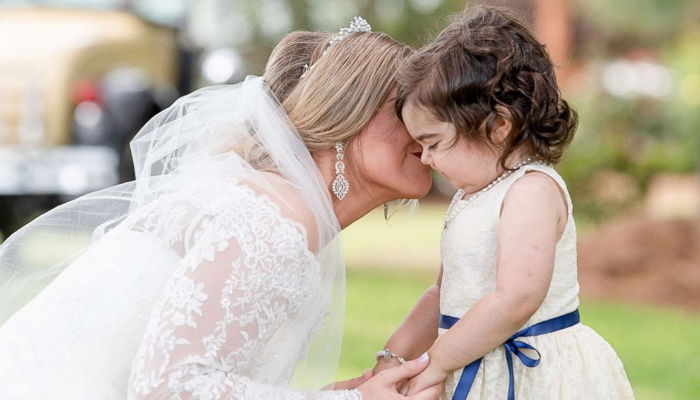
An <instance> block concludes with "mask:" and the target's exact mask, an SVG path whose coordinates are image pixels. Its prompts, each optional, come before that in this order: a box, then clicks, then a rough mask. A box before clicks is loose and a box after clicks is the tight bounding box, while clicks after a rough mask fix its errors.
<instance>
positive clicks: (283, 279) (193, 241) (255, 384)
mask: <svg viewBox="0 0 700 400" xmlns="http://www.w3.org/2000/svg"><path fill="white" fill-rule="evenodd" d="M236 201H237V202H238V204H236V207H235V210H239V211H236V212H227V213H220V214H211V215H202V216H200V217H199V218H198V219H197V222H196V224H195V225H194V227H193V228H192V229H190V231H189V232H185V233H184V234H183V235H182V243H183V244H182V246H183V248H182V249H181V253H182V258H181V261H180V262H179V265H177V268H176V270H175V271H174V273H173V276H172V278H171V280H170V281H169V282H168V284H167V285H166V287H165V290H164V292H163V293H162V295H161V297H160V299H159V301H158V303H157V304H156V305H155V307H154V310H153V313H152V315H151V318H150V320H149V323H148V326H147V327H146V331H145V333H144V336H143V339H142V342H141V344H140V347H139V350H138V352H137V355H136V357H135V359H134V363H133V365H132V372H131V378H130V379H129V388H128V393H129V394H128V399H130V400H137V399H138V400H146V399H179V400H195V399H197V400H204V399H206V400H219V399H221V400H224V399H226V400H229V399H230V400H233V399H236V400H253V399H319V400H321V399H323V400H330V399H360V394H359V392H357V391H300V390H292V389H289V388H287V386H286V384H285V383H284V382H281V383H276V382H273V383H270V382H261V380H260V379H258V377H260V376H264V370H263V369H264V365H262V366H261V365H260V362H259V360H257V359H256V358H257V357H258V355H259V354H260V353H261V352H263V351H264V349H265V346H266V344H267V343H268V341H269V340H270V338H271V337H272V336H273V335H274V334H275V332H276V331H277V330H278V329H279V328H280V327H281V326H282V325H283V324H284V323H285V322H286V321H287V320H288V319H289V318H291V316H292V315H293V314H294V312H295V311H296V309H297V308H298V307H299V306H300V304H302V303H303V301H304V300H305V297H307V296H308V295H309V291H310V290H313V289H310V288H314V287H315V285H317V282H316V280H317V279H318V268H319V266H318V262H317V261H316V258H315V256H314V255H313V253H311V252H310V251H309V250H308V248H307V243H306V238H305V231H304V229H303V227H302V226H301V225H299V224H296V223H294V222H293V221H291V220H288V219H285V218H282V217H281V215H280V213H279V210H278V209H275V207H274V206H273V205H272V204H269V203H267V204H266V205H263V206H261V204H260V202H261V198H260V197H256V196H252V195H250V196H247V197H245V198H238V199H236ZM246 202H249V203H250V204H247V203H246ZM295 361H296V360H295ZM267 380H268V381H269V380H270V379H267ZM273 381H274V380H273Z"/></svg>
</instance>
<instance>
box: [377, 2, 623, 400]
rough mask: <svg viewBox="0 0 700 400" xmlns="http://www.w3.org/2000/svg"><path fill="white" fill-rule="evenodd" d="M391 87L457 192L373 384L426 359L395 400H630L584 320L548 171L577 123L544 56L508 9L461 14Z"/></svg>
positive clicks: (569, 242)
mask: <svg viewBox="0 0 700 400" xmlns="http://www.w3.org/2000/svg"><path fill="white" fill-rule="evenodd" d="M399 83H400V90H399V96H398V103H397V105H398V110H399V112H400V115H401V116H402V118H403V120H404V122H405V124H406V126H407V128H408V130H409V132H410V134H411V136H412V137H413V138H414V139H415V140H416V141H417V142H418V143H420V144H421V145H422V146H423V153H422V161H423V163H425V164H428V165H430V166H431V167H432V168H433V169H435V170H436V171H438V172H440V173H441V174H443V175H444V176H446V177H447V178H448V179H449V180H450V181H451V182H452V184H453V185H454V186H456V187H457V188H458V189H459V190H458V191H457V193H456V194H455V196H454V199H453V200H452V203H451V204H450V206H449V208H448V210H447V215H446V217H445V228H444V231H443V235H442V269H441V272H440V277H438V281H437V283H436V284H435V285H434V286H433V287H431V288H429V289H428V290H427V291H426V293H425V294H424V295H423V296H422V297H421V299H420V300H419V301H418V303H417V304H416V306H415V307H414V309H413V311H412V312H411V313H410V314H409V316H408V317H407V318H406V320H405V321H404V323H403V324H402V325H401V326H400V327H399V329H398V330H397V332H396V333H395V334H394V335H393V336H392V337H391V339H390V340H389V342H388V343H387V346H386V349H384V350H383V351H382V352H380V353H379V354H378V356H379V361H378V363H377V366H376V367H375V372H376V371H379V370H381V369H384V368H386V367H387V366H390V365H393V364H395V363H397V361H403V359H409V358H415V357H417V356H418V355H420V354H421V353H423V352H425V351H427V352H428V354H429V356H430V364H429V366H428V367H427V368H426V369H425V370H424V371H423V372H422V373H421V374H419V375H417V376H416V377H414V378H413V379H412V380H410V381H409V382H407V383H406V384H405V385H404V393H407V394H410V393H414V392H415V391H417V390H421V389H423V388H426V387H429V386H431V385H435V384H439V383H440V382H442V381H445V389H444V393H443V398H444V399H455V400H456V399H459V400H463V399H469V400H474V399H506V398H507V399H515V398H516V397H517V398H518V399H538V400H540V399H542V400H545V399H547V400H549V399H567V400H570V399H586V400H591V399H595V400H600V399H632V398H634V395H633V393H632V389H631V387H630V384H629V382H628V380H627V377H626V375H625V371H624V369H623V366H622V363H621V362H620V360H619V358H618V357H617V355H616V354H615V352H614V350H613V349H612V348H611V347H610V345H609V344H608V343H607V342H605V340H604V339H602V338H601V337H600V336H599V335H598V334H597V333H596V332H594V331H593V330H592V329H590V328H589V327H587V326H585V325H583V324H581V323H580V322H579V321H580V317H579V313H578V306H579V300H578V292H579V285H578V282H577V273H576V227H575V225H574V220H573V216H572V203H571V198H570V197H569V193H568V191H567V189H566V184H565V183H564V181H563V180H562V178H561V177H560V176H559V174H558V173H557V172H556V171H555V170H554V169H553V168H552V165H553V164H555V163H556V162H558V161H559V159H560V157H561V155H562V152H563V150H564V148H565V147H566V146H567V144H568V143H569V142H570V141H571V139H572V136H573V133H574V131H575V127H576V121H577V116H576V113H575V112H574V111H573V110H572V109H571V108H570V107H569V105H568V104H567V103H566V101H564V100H563V99H562V98H561V97H560V93H559V89H558V87H557V83H556V79H555V75H554V68H553V66H552V62H551V61H550V59H549V57H548V55H547V52H546V50H545V48H544V46H543V45H541V44H540V43H538V42H537V41H536V40H535V39H534V37H533V36H532V34H531V33H530V32H529V31H528V30H527V28H525V27H524V26H523V24H522V23H520V22H518V21H517V20H516V19H515V18H513V17H512V16H510V15H509V14H508V13H507V12H505V11H501V10H499V9H495V8H487V7H479V8H473V9H468V10H467V11H466V12H465V13H464V14H463V15H461V16H460V17H459V18H458V19H457V20H455V21H454V22H453V23H452V24H451V25H450V26H449V27H447V28H446V29H445V30H444V31H443V32H442V33H440V35H439V36H438V38H437V39H436V40H435V42H433V43H432V44H430V45H429V46H427V47H426V48H424V49H422V50H420V51H419V52H418V53H417V54H416V55H415V56H414V57H413V58H412V59H411V60H410V61H409V63H408V65H407V66H406V67H405V68H404V70H403V71H402V72H401V79H400V80H399ZM438 317H439V318H438ZM435 339H437V340H435Z"/></svg>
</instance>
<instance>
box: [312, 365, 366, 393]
mask: <svg viewBox="0 0 700 400" xmlns="http://www.w3.org/2000/svg"><path fill="white" fill-rule="evenodd" d="M372 376H374V372H373V371H372V368H368V369H367V370H365V372H364V373H363V374H362V376H358V377H357V378H352V379H348V380H347V381H338V382H335V383H332V384H330V385H328V386H326V387H324V388H323V390H351V389H355V388H356V387H358V386H360V385H362V384H363V383H365V382H367V381H368V380H369V379H370V378H371V377H372Z"/></svg>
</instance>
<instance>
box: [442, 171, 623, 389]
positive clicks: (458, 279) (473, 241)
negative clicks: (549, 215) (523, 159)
mask: <svg viewBox="0 0 700 400" xmlns="http://www.w3.org/2000/svg"><path fill="white" fill-rule="evenodd" d="M527 171H540V172H543V173H545V174H547V175H549V176H550V177H552V178H553V179H554V180H555V181H556V182H557V183H558V184H559V185H560V187H561V189H562V191H563V192H564V193H565V194H566V200H567V204H568V209H569V211H568V213H569V215H568V221H567V224H566V229H565V231H564V233H563V235H562V237H561V239H560V240H559V242H558V243H557V247H556V254H555V265H554V272H553V276H552V281H551V284H550V287H549V291H548V292H547V295H546V298H545V300H544V303H543V304H542V306H541V307H540V308H539V309H538V310H537V312H536V313H535V314H534V315H533V316H532V317H531V318H530V320H529V321H528V322H527V323H526V324H525V325H524V326H523V328H525V327H529V326H532V325H534V324H537V323H539V322H542V321H546V320H550V319H552V318H555V317H558V316H561V315H564V314H567V313H570V312H573V311H575V310H576V309H577V308H578V306H579V299H578V294H579V285H578V279H577V271H576V226H575V224H574V219H573V216H572V203H571V198H570V196H569V194H568V191H567V189H566V184H565V183H564V181H563V179H562V178H561V177H560V176H559V174H558V173H557V172H556V171H555V170H554V169H553V168H552V167H550V166H547V165H543V164H539V163H537V164H530V165H526V166H524V167H522V168H520V169H519V170H517V171H516V172H514V173H513V174H512V175H510V176H509V177H507V178H506V179H504V180H503V181H501V182H500V183H499V184H497V185H496V186H494V187H493V188H492V189H491V190H489V191H487V192H485V193H484V194H483V195H482V196H480V197H479V198H477V199H475V200H474V201H473V202H471V203H470V204H468V205H466V207H464V208H463V209H462V210H461V211H460V212H459V214H457V215H456V217H455V218H454V219H453V220H452V221H450V222H449V223H447V225H446V228H445V230H444V231H443V235H442V244H441V246H442V248H441V252H442V262H443V277H442V286H441V294H440V313H441V314H443V315H449V316H453V317H457V318H460V317H462V316H463V315H464V314H465V313H466V312H467V311H468V310H469V309H470V308H471V307H472V306H473V305H474V304H475V303H476V302H477V301H479V300H480V299H481V298H482V297H483V296H485V295H486V294H488V293H491V292H493V291H494V290H495V288H496V254H497V243H498V242H497V233H498V224H499V219H500V210H501V204H502V202H503V199H504V197H505V195H506V193H507V192H508V189H509V188H510V187H511V185H512V184H513V183H514V182H515V181H516V180H517V179H518V178H520V177H522V176H523V175H524V174H525V173H526V172H527ZM455 201H462V200H455ZM523 212H527V210H523ZM581 318H582V321H584V322H585V319H586V315H585V314H584V315H582V316H581ZM445 332H446V330H445V329H440V331H439V334H443V333H445ZM519 340H521V341H523V342H525V343H529V344H530V345H532V346H534V347H535V348H536V349H537V350H538V351H539V352H540V354H541V361H540V364H539V365H538V366H536V367H526V366H524V365H523V364H521V362H520V361H519V360H518V359H517V358H516V357H513V364H514V367H513V368H514V378H515V381H514V383H515V387H514V394H515V397H516V399H518V400H531V399H532V400H535V399H536V400H540V399H548V400H550V399H552V400H553V399H566V400H574V399H581V400H594V399H595V400H604V399H610V400H613V399H633V398H634V394H633V392H632V389H631V387H630V384H629V381H628V379H627V376H626V374H625V371H624V369H623V365H622V362H621V361H620V359H619V358H618V356H617V355H616V353H615V351H614V350H613V349H612V347H611V346H610V345H609V344H608V343H607V342H606V341H605V340H604V339H603V338H602V337H600V336H599V335H598V334H597V333H596V332H595V331H593V330H592V329H591V328H589V327H587V326H586V325H584V324H582V323H578V324H576V325H574V326H572V327H569V328H566V329H563V330H559V331H556V332H553V333H547V334H543V335H539V336H533V337H525V338H520V339H519ZM461 375H462V369H459V370H457V371H454V372H453V373H452V374H450V376H449V377H448V379H447V382H446V386H445V391H444V393H443V396H442V398H443V399H452V397H453V394H454V391H455V387H456V385H457V382H458V380H459V378H460V376H461ZM508 375H509V374H508V367H507V364H506V357H505V350H504V347H503V346H500V347H498V348H497V349H495V350H493V351H491V352H490V353H488V354H486V355H485V356H484V358H483V360H482V363H481V366H480V368H479V371H478V372H477V374H476V377H475V380H474V382H473V384H472V386H471V390H470V391H469V395H468V397H467V398H468V399H469V400H476V399H494V400H501V399H506V398H507V394H508V386H509V383H508ZM460 400H461V399H460Z"/></svg>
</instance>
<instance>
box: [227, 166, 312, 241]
mask: <svg viewBox="0 0 700 400" xmlns="http://www.w3.org/2000/svg"><path fill="white" fill-rule="evenodd" d="M238 186H239V188H240V189H242V190H246V191H249V193H251V194H252V195H253V196H255V197H256V198H258V199H259V201H261V202H262V203H263V204H264V206H267V207H272V208H273V209H274V210H275V211H276V212H277V213H278V214H279V216H280V218H282V219H283V220H285V221H286V222H287V223H290V224H292V225H295V226H296V227H298V228H299V229H300V230H301V231H302V233H303V234H304V237H305V239H306V241H307V243H308V246H309V249H310V250H312V251H315V250H316V249H317V247H318V245H317V242H318V238H317V237H318V227H317V221H316V217H315V215H314V213H313V211H312V210H311V209H310V208H309V206H308V204H307V203H306V202H305V201H304V198H303V197H302V195H301V193H299V189H298V188H297V187H295V186H294V185H293V184H291V183H290V182H289V181H287V180H285V179H284V178H283V177H281V176H280V175H278V174H275V173H271V172H257V173H256V174H254V175H252V176H250V177H245V178H243V179H241V180H240V181H239V182H238Z"/></svg>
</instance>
